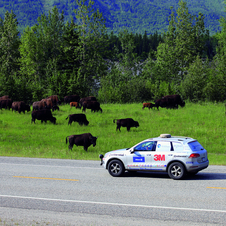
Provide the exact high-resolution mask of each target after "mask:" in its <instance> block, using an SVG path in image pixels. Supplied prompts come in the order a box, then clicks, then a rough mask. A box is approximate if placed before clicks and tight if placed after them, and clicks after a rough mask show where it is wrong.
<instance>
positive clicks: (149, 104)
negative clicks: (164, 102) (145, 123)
mask: <svg viewBox="0 0 226 226" xmlns="http://www.w3.org/2000/svg"><path fill="white" fill-rule="evenodd" d="M153 107H155V104H153V103H143V107H142V109H144V108H148V109H149V110H150V108H151V109H152V108H153Z"/></svg>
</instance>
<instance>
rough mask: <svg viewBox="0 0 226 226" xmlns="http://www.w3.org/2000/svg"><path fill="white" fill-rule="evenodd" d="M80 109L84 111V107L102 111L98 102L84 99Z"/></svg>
mask: <svg viewBox="0 0 226 226" xmlns="http://www.w3.org/2000/svg"><path fill="white" fill-rule="evenodd" d="M82 107H83V109H82V111H84V112H85V111H86V109H91V112H93V111H94V112H96V111H100V112H101V113H102V108H101V107H100V103H99V102H98V101H84V102H83V103H82Z"/></svg>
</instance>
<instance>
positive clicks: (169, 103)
mask: <svg viewBox="0 0 226 226" xmlns="http://www.w3.org/2000/svg"><path fill="white" fill-rule="evenodd" d="M162 99H163V100H165V101H166V108H178V105H180V106H181V107H184V106H185V102H184V101H183V100H182V99H181V96H180V95H178V94H175V95H167V96H164V97H163V98H162Z"/></svg>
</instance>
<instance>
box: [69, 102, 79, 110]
mask: <svg viewBox="0 0 226 226" xmlns="http://www.w3.org/2000/svg"><path fill="white" fill-rule="evenodd" d="M70 107H71V108H72V107H75V108H79V109H81V106H80V105H79V102H70Z"/></svg>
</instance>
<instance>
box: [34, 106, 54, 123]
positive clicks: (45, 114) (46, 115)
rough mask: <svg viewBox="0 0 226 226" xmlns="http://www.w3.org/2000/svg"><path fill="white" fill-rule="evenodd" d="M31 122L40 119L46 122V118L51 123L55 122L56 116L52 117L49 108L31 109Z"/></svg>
mask: <svg viewBox="0 0 226 226" xmlns="http://www.w3.org/2000/svg"><path fill="white" fill-rule="evenodd" d="M31 117H32V119H31V123H32V122H34V123H35V120H36V119H37V120H41V123H43V121H44V122H47V120H49V121H50V122H52V123H53V124H56V118H55V117H53V115H52V112H51V110H49V109H43V110H37V111H33V112H32V114H31Z"/></svg>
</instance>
